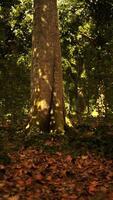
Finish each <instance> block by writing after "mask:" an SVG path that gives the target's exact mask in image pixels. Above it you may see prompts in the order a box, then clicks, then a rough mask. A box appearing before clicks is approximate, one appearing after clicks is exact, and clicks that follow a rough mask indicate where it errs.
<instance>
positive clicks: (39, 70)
mask: <svg viewBox="0 0 113 200" xmlns="http://www.w3.org/2000/svg"><path fill="white" fill-rule="evenodd" d="M38 74H39V77H41V76H42V70H41V69H38Z"/></svg>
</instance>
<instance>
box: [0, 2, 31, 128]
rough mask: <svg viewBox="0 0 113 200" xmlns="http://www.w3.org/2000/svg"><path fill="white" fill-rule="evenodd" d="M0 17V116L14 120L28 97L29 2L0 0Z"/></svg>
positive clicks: (19, 116) (29, 57)
mask: <svg viewBox="0 0 113 200" xmlns="http://www.w3.org/2000/svg"><path fill="white" fill-rule="evenodd" d="M0 19H1V20H0V30H1V32H0V86H1V87H0V90H1V93H0V118H1V119H4V120H7V119H10V120H12V122H13V123H14V124H15V123H16V124H18V123H20V121H21V122H22V121H23V120H22V119H21V118H22V116H23V115H26V114H27V112H28V106H29V98H30V66H31V31H32V2H31V1H30V0H26V1H25V0H24V1H23V0H18V1H10V2H9V1H3V2H2V3H1V4H0ZM3 116H4V117H3Z"/></svg>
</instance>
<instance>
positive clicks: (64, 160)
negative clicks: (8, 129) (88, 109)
mask: <svg viewBox="0 0 113 200" xmlns="http://www.w3.org/2000/svg"><path fill="white" fill-rule="evenodd" d="M9 135H10V137H11V134H9ZM20 138H21V137H20ZM20 138H19V136H18V139H17V135H15V137H14V138H13V139H12V138H10V139H8V135H7V134H6V136H5V139H3V137H2V140H1V141H2V144H1V152H0V200H113V127H104V126H103V127H98V128H96V129H90V128H89V127H79V128H78V129H76V130H74V129H71V128H70V129H68V131H67V133H66V135H65V136H57V137H54V136H47V134H40V135H39V136H38V137H36V136H34V137H32V138H29V139H27V140H26V141H25V142H24V143H23V141H22V140H23V139H22V138H21V139H20ZM12 141H13V142H12ZM2 148H3V149H2Z"/></svg>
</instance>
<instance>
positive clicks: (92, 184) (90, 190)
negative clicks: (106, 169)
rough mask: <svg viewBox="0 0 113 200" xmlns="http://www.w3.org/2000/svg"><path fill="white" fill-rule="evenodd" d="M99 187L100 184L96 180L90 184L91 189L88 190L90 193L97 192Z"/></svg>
mask: <svg viewBox="0 0 113 200" xmlns="http://www.w3.org/2000/svg"><path fill="white" fill-rule="evenodd" d="M97 185H98V182H97V181H95V180H94V181H92V182H90V184H89V188H88V191H89V193H93V192H95V190H96V187H97Z"/></svg>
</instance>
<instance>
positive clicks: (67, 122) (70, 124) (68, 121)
mask: <svg viewBox="0 0 113 200" xmlns="http://www.w3.org/2000/svg"><path fill="white" fill-rule="evenodd" d="M65 121H66V124H67V125H68V126H69V127H73V126H72V123H71V121H70V119H69V118H68V117H66V118H65Z"/></svg>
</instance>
